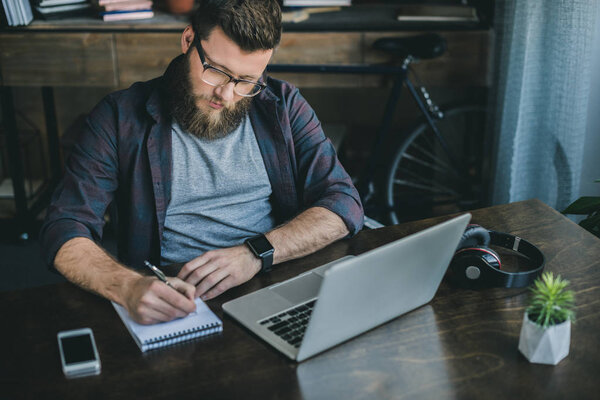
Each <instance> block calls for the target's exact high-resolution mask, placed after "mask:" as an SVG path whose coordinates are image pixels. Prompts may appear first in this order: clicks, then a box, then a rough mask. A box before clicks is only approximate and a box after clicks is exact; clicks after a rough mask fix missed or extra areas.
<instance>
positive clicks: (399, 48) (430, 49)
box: [373, 33, 446, 59]
mask: <svg viewBox="0 0 600 400" xmlns="http://www.w3.org/2000/svg"><path fill="white" fill-rule="evenodd" d="M373 48H374V49H376V50H381V51H385V52H386V53H389V54H392V55H395V56H398V57H401V58H406V57H407V56H409V55H410V56H413V57H415V58H420V59H427V58H436V57H439V56H441V55H442V54H444V52H445V51H446V41H445V40H444V38H442V37H441V36H440V35H437V34H435V33H426V34H423V35H417V36H410V37H401V38H381V39H377V40H376V41H375V42H374V43H373Z"/></svg>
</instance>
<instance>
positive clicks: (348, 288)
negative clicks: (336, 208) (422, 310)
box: [223, 214, 471, 362]
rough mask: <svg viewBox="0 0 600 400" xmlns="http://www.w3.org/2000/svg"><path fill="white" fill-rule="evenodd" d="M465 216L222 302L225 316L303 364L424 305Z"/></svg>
mask: <svg viewBox="0 0 600 400" xmlns="http://www.w3.org/2000/svg"><path fill="white" fill-rule="evenodd" d="M470 219H471V214H464V215H461V216H459V217H456V218H453V219H451V220H449V221H446V222H443V223H441V224H438V225H435V226H433V227H431V228H428V229H425V230H423V231H420V232H417V233H415V234H413V235H410V236H407V237H404V238H402V239H399V240H396V241H394V242H392V243H388V244H386V245H384V246H381V247H378V248H376V249H373V250H371V251H368V252H366V253H363V254H361V255H359V256H346V257H343V258H341V259H339V260H336V261H334V262H331V263H328V264H325V265H322V266H320V267H317V268H315V269H312V270H310V271H307V272H305V273H303V274H300V275H298V276H296V277H294V278H292V279H289V280H287V281H284V282H282V283H277V284H274V285H271V286H269V287H266V288H263V289H260V290H258V291H256V292H253V293H250V294H247V295H245V296H242V297H239V298H237V299H234V300H232V301H229V302H227V303H225V304H223V310H224V311H225V313H226V314H228V315H229V316H231V317H232V318H234V319H235V320H237V321H238V322H239V323H241V324H242V325H243V326H245V327H246V328H248V329H249V330H250V331H252V332H253V333H254V334H256V335H257V336H259V337H260V338H261V339H263V340H264V341H266V342H267V343H269V344H270V345H271V346H273V347H274V348H275V349H277V350H279V351H280V352H281V353H283V354H285V355H286V356H287V357H289V358H290V359H292V360H295V361H298V362H300V361H303V360H306V359H307V358H309V357H312V356H314V355H316V354H318V353H320V352H322V351H325V350H327V349H329V348H331V347H333V346H335V345H337V344H339V343H342V342H344V341H346V340H348V339H350V338H353V337H355V336H357V335H360V334H361V333H363V332H365V331H368V330H369V329H372V328H374V327H376V326H378V325H381V324H383V323H384V322H387V321H389V320H391V319H394V318H396V317H398V316H400V315H402V314H405V313H407V312H409V311H411V310H414V309H415V308H417V307H420V306H422V305H424V304H426V303H428V302H429V301H430V300H431V299H432V298H433V296H434V295H435V293H436V291H437V289H438V287H439V285H440V282H441V281H442V278H443V277H444V273H445V272H446V269H447V268H448V265H449V264H450V261H451V260H452V256H453V255H454V252H455V250H456V247H457V246H458V242H459V240H460V238H461V236H462V234H463V232H464V231H465V228H466V226H467V224H468V223H469V220H470Z"/></svg>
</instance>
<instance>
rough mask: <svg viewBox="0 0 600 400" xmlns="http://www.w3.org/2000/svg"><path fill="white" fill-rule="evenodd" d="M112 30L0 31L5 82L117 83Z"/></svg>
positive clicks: (65, 84)
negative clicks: (7, 32) (90, 31)
mask: <svg viewBox="0 0 600 400" xmlns="http://www.w3.org/2000/svg"><path fill="white" fill-rule="evenodd" d="M114 61H115V59H114V39H113V35H112V34H110V33H76V34H71V33H51V34H48V33H33V32H32V33H19V34H0V68H1V71H2V84H3V85H7V86H84V87H85V86H115V85H116V83H117V77H116V68H115V62H114Z"/></svg>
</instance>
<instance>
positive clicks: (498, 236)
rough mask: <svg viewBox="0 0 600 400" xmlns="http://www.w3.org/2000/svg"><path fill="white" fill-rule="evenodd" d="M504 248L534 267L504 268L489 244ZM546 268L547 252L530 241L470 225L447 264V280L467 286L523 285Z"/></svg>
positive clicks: (472, 287) (510, 286)
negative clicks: (510, 269)
mask: <svg viewBox="0 0 600 400" xmlns="http://www.w3.org/2000/svg"><path fill="white" fill-rule="evenodd" d="M490 244H493V245H495V246H499V247H504V248H507V249H510V250H513V251H516V252H517V253H519V254H522V255H524V256H525V257H527V258H528V259H529V261H530V262H531V264H532V265H533V269H531V270H528V271H522V272H508V271H503V270H502V262H501V261H500V256H499V255H498V253H496V252H495V251H494V250H492V249H490V248H489V247H488V246H489V245H490ZM543 270H544V255H543V254H542V252H541V251H540V250H539V249H538V248H537V247H535V246H534V245H533V244H531V243H529V242H528V241H526V240H524V239H521V238H520V237H518V236H513V235H510V234H508V233H502V232H495V231H489V230H487V229H485V228H483V227H482V226H480V225H469V226H467V229H466V230H465V233H463V235H462V237H461V239H460V242H459V244H458V247H457V249H456V253H454V258H453V259H452V262H451V263H450V267H448V273H447V277H448V280H449V281H450V282H452V283H454V284H455V285H458V286H460V287H464V288H468V289H483V288H492V287H503V288H520V287H525V286H529V285H531V284H532V283H533V281H534V280H535V278H537V277H538V276H539V275H540V274H541V273H542V271H543Z"/></svg>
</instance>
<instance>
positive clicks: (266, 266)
mask: <svg viewBox="0 0 600 400" xmlns="http://www.w3.org/2000/svg"><path fill="white" fill-rule="evenodd" d="M244 243H245V244H246V246H248V248H249V249H250V251H251V252H252V254H254V256H255V257H256V258H260V259H261V260H262V267H261V269H260V272H269V271H270V270H271V266H272V265H273V253H274V252H275V249H274V248H273V246H272V245H271V243H270V242H269V241H268V240H267V237H266V236H265V235H257V236H254V237H251V238H249V239H246V241H245V242H244Z"/></svg>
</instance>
